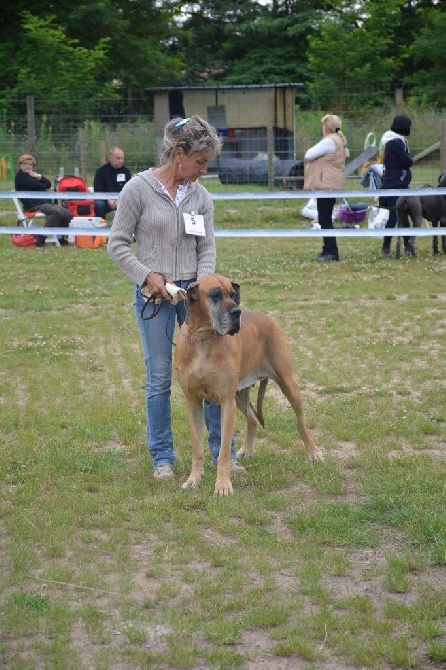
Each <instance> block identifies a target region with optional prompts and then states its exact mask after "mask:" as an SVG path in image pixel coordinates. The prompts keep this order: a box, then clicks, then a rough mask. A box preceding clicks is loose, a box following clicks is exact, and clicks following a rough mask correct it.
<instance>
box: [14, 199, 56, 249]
mask: <svg viewBox="0 0 446 670" xmlns="http://www.w3.org/2000/svg"><path fill="white" fill-rule="evenodd" d="M12 199H13V201H14V205H15V208H16V210H17V225H18V226H23V227H24V228H32V227H33V226H39V227H43V226H45V219H46V217H45V214H44V213H43V212H38V211H37V212H24V211H23V209H22V207H21V205H20V203H19V199H18V197H17V196H16V195H13V196H12ZM48 230H51V229H50V228H48ZM45 237H46V242H47V243H52V244H55V245H56V246H58V247H60V242H59V240H58V237H57V235H51V234H48V235H45Z"/></svg>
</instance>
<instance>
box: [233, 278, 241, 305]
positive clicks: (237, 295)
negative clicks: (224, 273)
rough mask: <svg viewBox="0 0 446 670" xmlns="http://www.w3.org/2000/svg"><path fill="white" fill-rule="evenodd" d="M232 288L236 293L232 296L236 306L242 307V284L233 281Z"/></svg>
mask: <svg viewBox="0 0 446 670" xmlns="http://www.w3.org/2000/svg"><path fill="white" fill-rule="evenodd" d="M231 285H232V288H233V289H234V291H235V295H234V296H231V297H232V299H233V301H234V302H235V304H236V305H240V284H237V282H235V281H232V282H231Z"/></svg>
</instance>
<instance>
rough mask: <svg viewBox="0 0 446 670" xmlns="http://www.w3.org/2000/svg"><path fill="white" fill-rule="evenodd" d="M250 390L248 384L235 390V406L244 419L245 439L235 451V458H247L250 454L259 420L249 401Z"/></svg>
mask: <svg viewBox="0 0 446 670" xmlns="http://www.w3.org/2000/svg"><path fill="white" fill-rule="evenodd" d="M250 391H251V387H250V386H248V387H247V388H244V389H242V390H241V391H237V395H236V396H235V401H236V403H237V407H238V409H239V410H240V411H241V412H242V414H243V416H244V417H245V419H246V433H245V439H244V442H243V446H242V447H241V448H240V449H239V450H238V451H237V458H249V457H250V456H252V446H253V443H254V437H255V434H256V430H257V423H258V421H259V419H258V417H257V415H256V412H255V410H254V407H253V405H252V402H251V398H250ZM259 393H260V391H259ZM262 418H263V417H262Z"/></svg>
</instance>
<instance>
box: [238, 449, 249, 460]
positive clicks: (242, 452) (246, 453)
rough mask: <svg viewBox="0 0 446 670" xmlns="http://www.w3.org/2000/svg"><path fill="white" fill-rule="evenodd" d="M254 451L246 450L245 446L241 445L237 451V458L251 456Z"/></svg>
mask: <svg viewBox="0 0 446 670" xmlns="http://www.w3.org/2000/svg"><path fill="white" fill-rule="evenodd" d="M251 456H252V452H251V451H245V448H244V447H241V449H239V450H238V451H237V453H236V458H237V459H242V458H251Z"/></svg>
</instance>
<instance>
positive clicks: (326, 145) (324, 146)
mask: <svg viewBox="0 0 446 670" xmlns="http://www.w3.org/2000/svg"><path fill="white" fill-rule="evenodd" d="M335 151H336V144H335V141H334V139H333V138H332V137H324V139H322V140H321V141H320V142H318V143H317V144H315V145H314V146H313V147H311V148H310V149H308V151H307V152H306V154H305V156H304V159H305V160H306V161H314V160H315V159H316V158H320V157H321V156H324V155H325V154H332V153H334V152H335Z"/></svg>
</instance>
